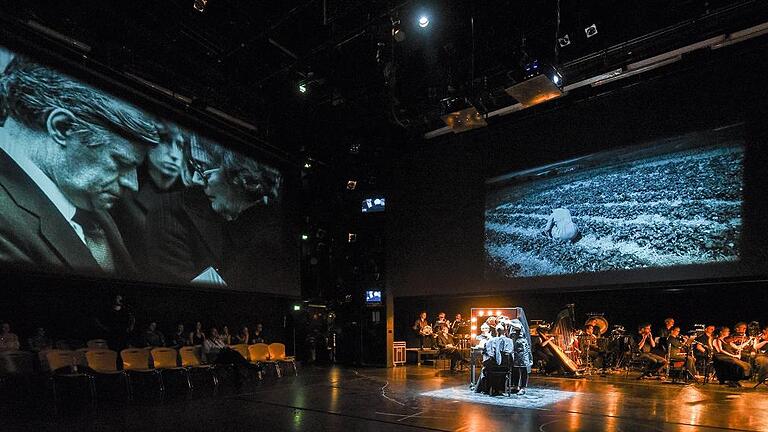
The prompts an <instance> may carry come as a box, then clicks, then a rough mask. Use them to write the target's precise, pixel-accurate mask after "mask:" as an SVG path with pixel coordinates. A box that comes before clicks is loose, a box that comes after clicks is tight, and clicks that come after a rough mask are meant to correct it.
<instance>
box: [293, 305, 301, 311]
mask: <svg viewBox="0 0 768 432" xmlns="http://www.w3.org/2000/svg"><path fill="white" fill-rule="evenodd" d="M293 310H294V312H297V311H300V310H301V305H293Z"/></svg>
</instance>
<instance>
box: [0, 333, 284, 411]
mask: <svg viewBox="0 0 768 432" xmlns="http://www.w3.org/2000/svg"><path fill="white" fill-rule="evenodd" d="M106 345H107V344H106V341H104V340H92V341H88V343H87V344H86V347H84V348H79V349H76V350H70V349H58V348H57V349H50V350H44V351H41V352H40V353H38V354H35V353H32V352H28V351H16V350H4V351H0V393H2V394H4V395H6V396H9V395H19V394H26V395H40V394H45V393H47V394H48V395H49V396H50V397H51V399H52V400H53V401H54V402H55V403H56V406H57V407H58V405H59V404H60V402H62V401H71V399H72V396H73V395H76V398H77V399H78V400H79V401H80V402H84V404H96V403H98V402H103V401H112V402H114V401H120V402H131V401H142V400H152V401H162V400H165V399H166V398H172V397H189V396H191V395H193V394H207V395H214V394H216V393H218V391H219V388H220V387H221V386H222V385H223V384H230V385H232V386H233V388H234V390H235V391H238V390H239V388H240V386H241V385H242V384H243V383H244V380H245V379H247V380H249V381H251V382H255V383H261V382H263V381H264V379H267V380H269V378H281V377H283V376H286V375H295V374H296V363H295V361H294V359H293V358H292V357H288V356H286V355H285V345H284V344H282V343H272V344H269V345H267V344H263V343H259V344H253V345H246V344H238V345H229V348H231V349H232V350H233V351H235V352H237V353H239V354H240V355H241V356H242V357H243V358H244V359H245V360H247V361H248V362H249V363H250V364H252V365H255V366H256V367H252V368H243V367H242V365H240V367H239V366H238V365H237V364H222V363H216V364H206V363H205V362H204V361H203V359H204V356H203V351H202V346H200V345H197V346H185V347H182V348H181V349H180V350H178V351H177V350H176V349H174V348H165V347H163V348H127V349H124V350H122V351H120V352H119V353H118V352H116V351H112V350H110V349H108V348H106ZM245 365H246V366H247V365H248V363H245Z"/></svg>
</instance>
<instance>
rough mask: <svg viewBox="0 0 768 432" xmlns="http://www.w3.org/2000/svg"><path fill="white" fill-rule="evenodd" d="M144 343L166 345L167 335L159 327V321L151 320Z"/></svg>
mask: <svg viewBox="0 0 768 432" xmlns="http://www.w3.org/2000/svg"><path fill="white" fill-rule="evenodd" d="M142 342H143V345H144V346H147V347H164V346H165V336H163V334H162V333H161V332H160V331H159V330H158V329H157V323H156V322H154V321H153V322H151V323H149V326H147V330H146V331H145V332H144V334H143V341H142Z"/></svg>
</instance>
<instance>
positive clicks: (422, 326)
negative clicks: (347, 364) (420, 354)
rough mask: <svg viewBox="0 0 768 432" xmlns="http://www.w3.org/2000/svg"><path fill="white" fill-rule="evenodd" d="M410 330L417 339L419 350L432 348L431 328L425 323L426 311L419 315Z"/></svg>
mask: <svg viewBox="0 0 768 432" xmlns="http://www.w3.org/2000/svg"><path fill="white" fill-rule="evenodd" d="M412 328H413V331H415V332H416V335H417V337H418V338H419V348H420V349H424V348H432V326H431V325H429V321H427V312H426V311H422V312H421V313H420V314H419V319H417V320H416V322H415V323H414V324H413V327H412Z"/></svg>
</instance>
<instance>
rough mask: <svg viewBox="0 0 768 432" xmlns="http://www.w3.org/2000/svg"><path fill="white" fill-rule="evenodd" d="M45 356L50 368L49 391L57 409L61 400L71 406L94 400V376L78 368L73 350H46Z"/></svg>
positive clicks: (90, 402)
mask: <svg viewBox="0 0 768 432" xmlns="http://www.w3.org/2000/svg"><path fill="white" fill-rule="evenodd" d="M45 358H46V360H47V363H48V365H49V367H50V369H51V372H50V384H51V391H52V392H53V400H54V403H55V405H56V407H57V409H58V408H59V406H60V405H61V404H62V402H64V404H66V405H67V406H70V407H71V406H74V405H79V404H93V403H94V402H95V401H96V386H95V378H94V377H93V376H92V375H90V374H86V373H83V370H80V368H79V366H80V365H78V359H77V353H76V352H75V351H70V350H58V349H54V350H48V351H47V352H46V353H45Z"/></svg>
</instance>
